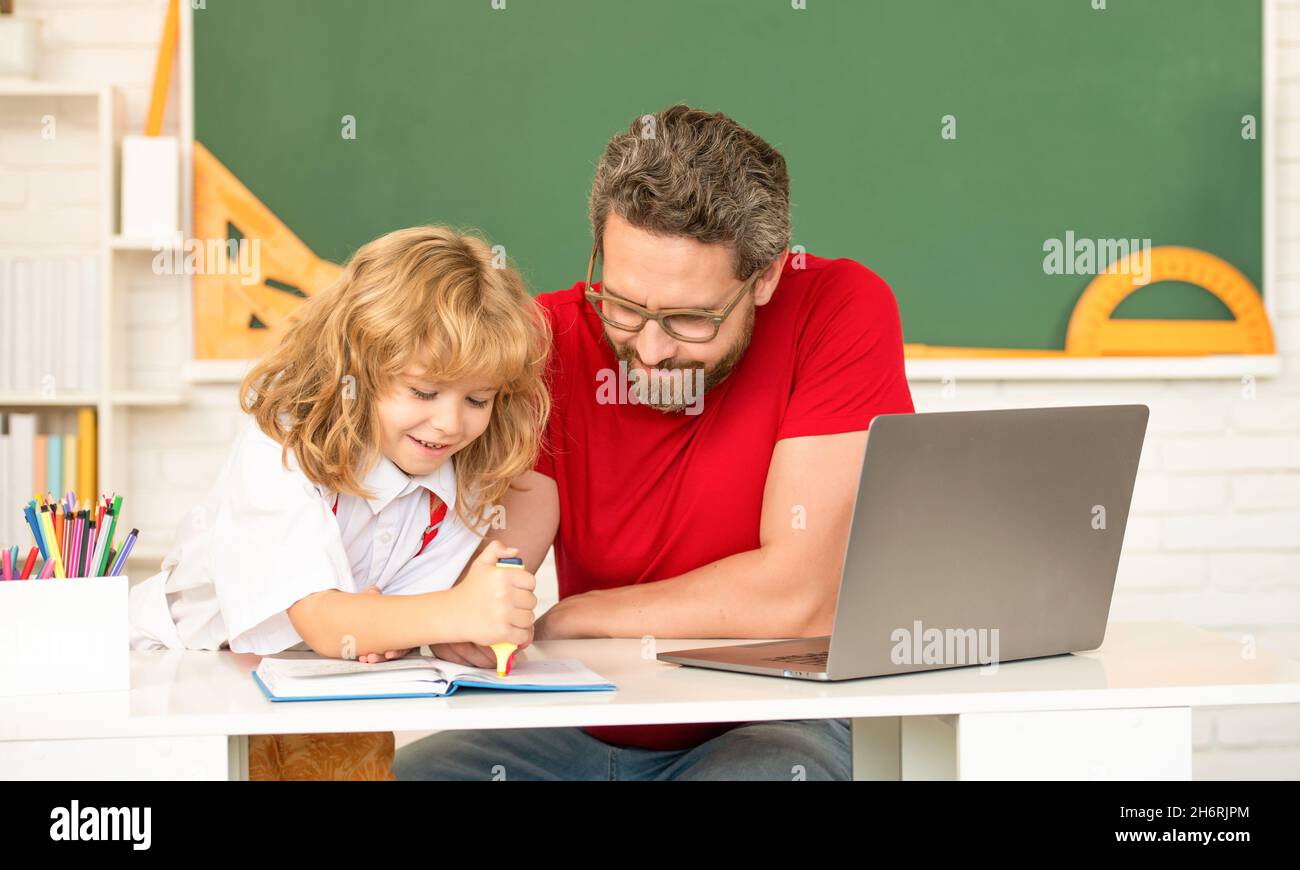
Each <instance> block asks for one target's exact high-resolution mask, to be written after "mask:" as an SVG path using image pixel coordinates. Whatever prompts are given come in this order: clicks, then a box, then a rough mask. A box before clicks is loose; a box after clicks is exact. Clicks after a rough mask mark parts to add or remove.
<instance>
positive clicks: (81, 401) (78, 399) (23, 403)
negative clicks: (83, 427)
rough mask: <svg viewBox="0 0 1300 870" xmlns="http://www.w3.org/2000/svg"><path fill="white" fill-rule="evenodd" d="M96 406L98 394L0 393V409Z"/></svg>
mask: <svg viewBox="0 0 1300 870" xmlns="http://www.w3.org/2000/svg"><path fill="white" fill-rule="evenodd" d="M98 404H99V394H98V393H60V394H58V395H55V396H42V395H41V394H40V393H0V408H88V407H93V406H95V405H98Z"/></svg>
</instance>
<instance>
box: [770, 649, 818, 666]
mask: <svg viewBox="0 0 1300 870" xmlns="http://www.w3.org/2000/svg"><path fill="white" fill-rule="evenodd" d="M763 661H765V662H782V663H783V664H792V665H825V664H826V653H824V652H819V653H799V654H796V655H788V656H772V657H771V658H765V659H763Z"/></svg>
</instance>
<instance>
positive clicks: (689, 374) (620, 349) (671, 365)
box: [602, 304, 756, 414]
mask: <svg viewBox="0 0 1300 870" xmlns="http://www.w3.org/2000/svg"><path fill="white" fill-rule="evenodd" d="M755 307H756V306H754V305H752V304H751V305H747V306H746V307H745V320H744V323H743V324H742V326H741V329H740V335H739V336H738V337H737V338H736V340H735V341H734V342H733V343H732V345H731V347H729V348H727V352H726V353H724V354H723V355H722V358H721V359H720V360H718V361H717V362H716V363H714V364H713V365H711V366H708V367H707V368H706V367H705V365H704V364H703V363H701V362H696V361H695V360H678V359H668V360H664V361H663V362H661V363H659V364H658V365H656V366H648V365H646V364H645V363H644V362H642V361H641V360H640V359H639V358H638V357H637V355H636V350H635V349H634V348H633V347H632V346H631V345H619V344H615V343H614V342H613V341H611V340H610V337H609V333H607V332H604V330H602V333H603V334H604V336H605V341H607V342H609V346H610V349H611V350H613V351H614V356H616V357H618V359H620V360H621V361H623V362H625V363H627V368H628V371H629V372H630V371H632V370H633V369H634V368H637V367H641V368H643V369H645V370H646V371H647V372H655V371H664V372H671V371H674V370H676V371H680V372H681V381H680V383H684V382H685V379H686V378H695V377H696V374H695V372H696V370H697V369H704V392H705V393H708V392H709V391H710V390H712V389H713V388H714V387H716V386H718V385H719V384H721V383H722V382H723V381H725V380H726V379H727V375H729V374H731V370H732V369H734V368H735V367H736V364H737V363H739V362H740V360H741V358H742V357H744V355H745V351H746V350H747V349H748V348H749V341H750V339H751V338H752V337H753V335H754V309H755ZM656 392H657V393H658V395H657V396H655V395H653V394H651V395H648V396H646V395H643V396H641V397H640V398H639V400H638V402H637V404H640V405H645V406H646V407H648V408H654V409H655V410H656V411H662V412H663V413H665V414H680V413H682V411H684V410H686V408H687V406H688V405H687V403H686V402H685V401H683V398H684V397H683V396H682V395H681V394H680V393H679V394H678V395H673V392H674V391H673V390H670V389H661V390H658V391H656ZM656 398H657V401H654V402H651V401H650V399H656Z"/></svg>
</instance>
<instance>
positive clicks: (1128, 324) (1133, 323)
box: [1065, 245, 1273, 356]
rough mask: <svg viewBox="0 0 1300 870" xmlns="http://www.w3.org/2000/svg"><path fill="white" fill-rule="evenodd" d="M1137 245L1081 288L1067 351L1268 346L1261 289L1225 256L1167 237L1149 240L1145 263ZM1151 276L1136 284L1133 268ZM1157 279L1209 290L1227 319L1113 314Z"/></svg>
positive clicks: (1153, 352) (1253, 350)
mask: <svg viewBox="0 0 1300 870" xmlns="http://www.w3.org/2000/svg"><path fill="white" fill-rule="evenodd" d="M1142 256H1143V253H1142V252H1140V251H1139V252H1134V253H1133V254H1131V255H1130V256H1129V257H1128V259H1127V260H1121V261H1117V262H1115V263H1112V264H1111V265H1110V267H1109V268H1108V269H1107V270H1106V271H1105V272H1102V273H1101V274H1100V275H1098V276H1097V277H1096V278H1094V279H1093V280H1092V281H1091V282H1089V284H1088V286H1087V287H1086V288H1084V291H1083V295H1081V296H1080V297H1079V301H1078V303H1077V304H1076V305H1075V306H1074V313H1073V314H1072V315H1071V316H1070V325H1069V327H1068V328H1067V329H1066V333H1065V352H1066V354H1068V355H1070V356H1197V355H1202V354H1271V353H1273V329H1272V327H1271V326H1270V325H1269V322H1268V312H1266V311H1265V310H1264V303H1263V300H1262V299H1261V298H1260V295H1259V291H1258V290H1257V289H1255V285H1254V284H1252V283H1251V282H1250V279H1249V278H1247V277H1246V276H1245V275H1243V274H1242V273H1241V272H1240V271H1239V270H1238V269H1237V268H1236V267H1234V266H1233V265H1232V264H1231V263H1229V262H1227V261H1226V260H1223V259H1220V258H1219V257H1216V256H1214V255H1213V254H1210V253H1207V252H1206V251H1201V250H1197V249H1196V248H1185V247H1179V246H1174V245H1167V246H1162V247H1158V248H1152V249H1151V251H1150V253H1149V254H1148V255H1147V256H1149V258H1150V262H1149V263H1148V266H1147V268H1146V269H1139V268H1138V267H1139V266H1140V263H1141V261H1140V260H1138V259H1137V258H1139V257H1142ZM1138 271H1142V272H1145V273H1146V274H1147V275H1148V276H1149V278H1150V280H1149V281H1148V282H1147V283H1146V284H1138V283H1137V282H1136V281H1135V280H1134V279H1135V278H1136V277H1137V276H1136V275H1135V274H1134V273H1135V272H1138ZM1161 281H1181V282H1183V283H1186V284H1192V285H1195V286H1197V287H1200V288H1202V289H1204V290H1207V291H1209V292H1210V293H1212V294H1214V296H1215V297H1216V298H1218V300H1219V301H1220V302H1222V303H1223V304H1224V305H1225V306H1226V307H1227V309H1228V310H1229V311H1231V312H1232V316H1233V318H1234V319H1233V320H1114V319H1111V315H1112V314H1113V313H1114V312H1115V309H1116V308H1117V307H1118V306H1119V304H1120V303H1121V302H1123V301H1124V300H1125V299H1126V298H1128V296H1129V295H1131V294H1133V293H1135V292H1137V291H1138V290H1141V289H1142V288H1143V287H1148V286H1150V285H1152V284H1156V283H1159V282H1161Z"/></svg>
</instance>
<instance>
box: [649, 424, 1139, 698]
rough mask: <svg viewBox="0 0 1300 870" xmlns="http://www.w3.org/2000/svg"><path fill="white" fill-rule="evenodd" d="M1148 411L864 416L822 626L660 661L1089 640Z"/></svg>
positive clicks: (1102, 628) (996, 656)
mask: <svg viewBox="0 0 1300 870" xmlns="http://www.w3.org/2000/svg"><path fill="white" fill-rule="evenodd" d="M1148 415H1149V409H1148V408H1147V406H1146V405H1103V406H1091V407H1073V408H1027V409H1017V410H1006V411H958V412H947V413H937V414H885V415H881V416H879V417H876V418H875V420H873V421H872V423H871V427H870V430H869V435H868V437H867V452H866V459H865V461H864V463H863V468H862V476H861V478H860V480H859V482H858V494H857V500H856V503H855V505H854V510H853V524H852V528H851V530H850V533H849V543H848V548H847V552H846V555H845V559H844V568H843V571H842V573H841V577H840V591H839V598H838V600H837V604H836V608H835V623H834V626H833V628H832V633H831V636H830V637H816V638H799V639H796V640H784V641H765V642H762V643H748V644H739V645H735V646H722V647H705V648H700V649H688V650H678V651H676V652H671V653H660V654H659V656H658V658H659V659H660V660H661V661H665V662H676V663H678V664H683V665H694V666H697V667H703V668H717V669H721V670H727V671H742V672H744V673H753V674H770V675H772V676H778V677H792V678H796V679H803V680H849V679H854V678H857V677H872V676H883V675H890V674H903V673H910V672H912V671H924V670H934V669H938V668H951V667H963V666H971V665H987V664H992V663H994V662H1008V661H1014V660H1016V659H1026V658H1036V657H1039V656H1050V655H1060V654H1062V653H1070V652H1075V651H1079V650H1090V649H1096V648H1097V647H1099V646H1101V642H1102V639H1103V638H1104V637H1105V635H1106V618H1107V616H1108V614H1109V612H1110V599H1111V592H1112V591H1113V590H1114V587H1115V573H1116V571H1117V569H1118V567H1119V554H1120V546H1121V545H1122V544H1123V542H1124V527H1125V525H1126V523H1127V521H1128V512H1129V502H1130V500H1131V499H1132V496H1133V482H1134V479H1135V477H1136V475H1137V466H1138V457H1139V455H1140V454H1141V452H1142V441H1143V438H1144V436H1145V435H1146V426H1147V417H1148ZM808 534H816V532H815V531H812V530H809V531H808ZM791 582H796V583H797V582H799V578H798V577H794V578H791Z"/></svg>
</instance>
